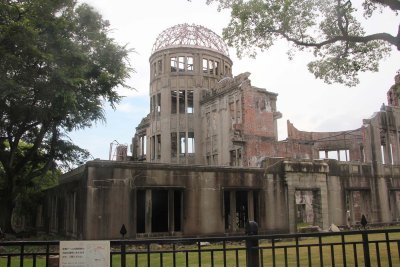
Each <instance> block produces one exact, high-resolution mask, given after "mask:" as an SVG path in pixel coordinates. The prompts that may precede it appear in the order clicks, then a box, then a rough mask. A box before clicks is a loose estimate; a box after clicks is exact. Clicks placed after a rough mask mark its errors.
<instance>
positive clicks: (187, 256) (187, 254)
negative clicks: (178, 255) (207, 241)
mask: <svg viewBox="0 0 400 267" xmlns="http://www.w3.org/2000/svg"><path fill="white" fill-rule="evenodd" d="M188 266H189V252H188V251H186V267H188Z"/></svg>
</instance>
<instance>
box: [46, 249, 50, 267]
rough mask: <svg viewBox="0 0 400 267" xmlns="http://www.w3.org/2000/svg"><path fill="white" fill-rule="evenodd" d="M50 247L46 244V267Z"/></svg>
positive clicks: (47, 266)
mask: <svg viewBox="0 0 400 267" xmlns="http://www.w3.org/2000/svg"><path fill="white" fill-rule="evenodd" d="M49 254H50V245H49V244H46V267H49V258H50V255H49Z"/></svg>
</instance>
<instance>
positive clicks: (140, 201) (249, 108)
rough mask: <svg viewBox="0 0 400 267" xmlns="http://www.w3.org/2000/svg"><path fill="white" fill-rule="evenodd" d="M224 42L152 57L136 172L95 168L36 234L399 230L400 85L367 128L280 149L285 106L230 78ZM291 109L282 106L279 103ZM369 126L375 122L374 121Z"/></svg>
mask: <svg viewBox="0 0 400 267" xmlns="http://www.w3.org/2000/svg"><path fill="white" fill-rule="evenodd" d="M232 65H233V64H232V61H231V60H230V58H229V54H228V49H227V47H226V45H225V44H224V42H223V41H222V40H221V38H220V37H219V36H218V35H216V34H215V33H213V32H212V31H210V30H209V29H206V28H204V27H202V26H196V25H187V24H183V25H177V26H174V27H172V28H169V29H166V30H165V31H164V32H162V33H161V34H160V35H159V37H158V38H157V40H156V42H155V44H154V46H153V50H152V54H151V56H150V98H151V101H150V113H149V114H148V115H147V116H146V117H144V118H143V120H142V121H141V123H140V124H139V126H138V127H137V128H136V133H135V136H134V138H133V142H132V146H131V149H132V160H124V157H120V158H119V159H121V160H119V161H101V160H94V161H90V162H87V163H86V164H85V165H83V166H81V167H79V168H78V169H76V170H74V171H72V172H70V173H67V174H65V175H63V176H62V177H61V178H60V185H59V186H57V187H55V188H52V189H50V190H48V191H47V194H46V199H45V201H44V203H43V205H42V206H41V207H40V208H39V212H38V219H37V227H38V229H42V230H44V231H48V232H54V233H59V234H63V235H67V236H70V237H72V238H84V239H107V238H118V237H119V230H120V228H121V226H122V224H125V226H126V228H127V231H128V233H127V235H126V236H127V237H128V238H138V237H147V236H194V235H222V234H237V233H243V232H244V226H245V224H246V222H247V221H249V220H255V221H256V222H257V223H258V225H259V228H260V232H261V233H281V232H296V231H298V230H299V229H298V227H300V226H304V225H312V226H319V227H320V228H322V229H328V227H329V225H330V224H331V223H334V224H336V225H344V226H352V225H355V224H357V223H359V221H360V219H361V216H362V214H364V215H366V217H367V220H368V221H369V222H370V223H393V222H397V221H399V220H400V136H399V130H400V129H399V125H400V109H399V106H398V95H397V92H398V87H399V86H400V74H398V75H397V76H396V79H395V84H394V85H393V87H392V88H390V90H389V92H388V105H387V106H385V105H384V106H382V107H381V109H380V111H378V112H376V113H375V114H373V116H372V117H371V118H370V119H366V120H364V121H363V122H362V124H361V127H360V128H358V129H352V130H349V131H341V132H324V133H322V132H320V133H316V132H306V131H300V130H298V129H296V128H295V127H294V126H293V124H292V123H290V122H288V123H287V127H288V138H287V139H286V140H284V141H278V140H277V120H278V119H279V118H280V117H281V114H280V113H279V111H278V110H277V105H276V103H277V94H276V93H273V92H269V91H267V90H265V89H262V88H258V87H255V86H253V85H252V84H251V80H250V74H249V73H243V74H239V75H237V76H232ZM283 101H284V100H283ZM366 115H368V114H366Z"/></svg>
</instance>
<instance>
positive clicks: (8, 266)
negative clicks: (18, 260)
mask: <svg viewBox="0 0 400 267" xmlns="http://www.w3.org/2000/svg"><path fill="white" fill-rule="evenodd" d="M7 267H11V255H8V256H7Z"/></svg>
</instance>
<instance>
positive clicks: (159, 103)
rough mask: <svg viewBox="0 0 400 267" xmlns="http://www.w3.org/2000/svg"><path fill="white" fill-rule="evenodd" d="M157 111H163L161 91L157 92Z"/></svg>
mask: <svg viewBox="0 0 400 267" xmlns="http://www.w3.org/2000/svg"><path fill="white" fill-rule="evenodd" d="M156 111H157V112H158V113H160V112H161V93H158V94H157V107H156Z"/></svg>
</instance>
